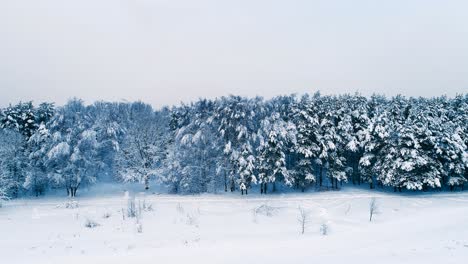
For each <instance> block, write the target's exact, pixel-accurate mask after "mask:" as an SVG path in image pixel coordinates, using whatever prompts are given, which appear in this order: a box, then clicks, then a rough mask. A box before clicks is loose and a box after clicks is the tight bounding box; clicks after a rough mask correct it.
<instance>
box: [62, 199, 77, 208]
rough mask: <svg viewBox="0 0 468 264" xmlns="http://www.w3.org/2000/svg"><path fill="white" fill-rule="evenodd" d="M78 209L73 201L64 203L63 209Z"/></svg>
mask: <svg viewBox="0 0 468 264" xmlns="http://www.w3.org/2000/svg"><path fill="white" fill-rule="evenodd" d="M78 207H80V205H79V204H78V202H77V201H75V200H69V201H67V202H66V203H65V208H68V209H76V208H78Z"/></svg>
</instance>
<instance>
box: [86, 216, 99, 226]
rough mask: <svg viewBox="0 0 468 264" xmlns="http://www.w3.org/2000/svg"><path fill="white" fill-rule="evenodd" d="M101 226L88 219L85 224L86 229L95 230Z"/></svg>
mask: <svg viewBox="0 0 468 264" xmlns="http://www.w3.org/2000/svg"><path fill="white" fill-rule="evenodd" d="M98 226H100V224H99V223H98V222H96V221H94V220H92V219H89V218H87V219H86V222H85V227H87V228H95V227H98Z"/></svg>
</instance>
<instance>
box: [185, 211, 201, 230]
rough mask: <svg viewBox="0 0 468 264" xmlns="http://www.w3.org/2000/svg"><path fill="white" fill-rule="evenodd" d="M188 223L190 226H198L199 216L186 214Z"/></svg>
mask: <svg viewBox="0 0 468 264" xmlns="http://www.w3.org/2000/svg"><path fill="white" fill-rule="evenodd" d="M186 217H187V218H186V223H187V225H190V226H195V227H198V223H199V222H198V218H197V217H196V216H195V215H193V214H187V215H186Z"/></svg>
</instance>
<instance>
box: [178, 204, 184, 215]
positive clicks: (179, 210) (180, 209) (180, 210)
mask: <svg viewBox="0 0 468 264" xmlns="http://www.w3.org/2000/svg"><path fill="white" fill-rule="evenodd" d="M176 210H177V212H179V214H183V213H184V212H185V210H184V207H182V205H181V204H180V203H178V204H177V206H176Z"/></svg>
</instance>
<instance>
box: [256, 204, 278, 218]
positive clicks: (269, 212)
mask: <svg viewBox="0 0 468 264" xmlns="http://www.w3.org/2000/svg"><path fill="white" fill-rule="evenodd" d="M277 210H278V208H275V207H272V206H269V205H267V204H262V205H260V206H259V207H257V208H255V209H254V211H255V214H256V215H258V214H262V215H266V216H270V217H271V216H273V214H274V213H275V212H276V211H277Z"/></svg>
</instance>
